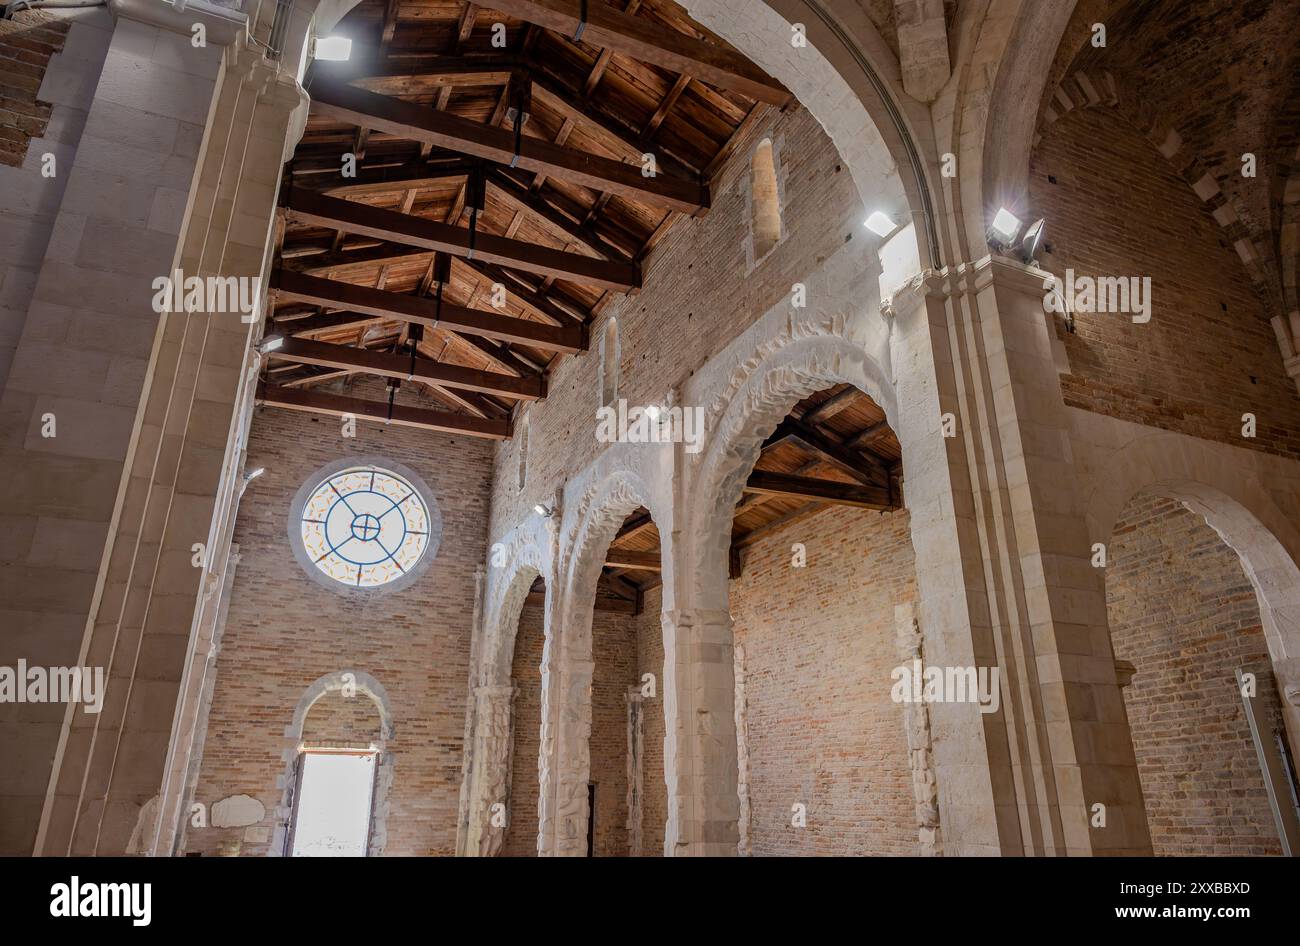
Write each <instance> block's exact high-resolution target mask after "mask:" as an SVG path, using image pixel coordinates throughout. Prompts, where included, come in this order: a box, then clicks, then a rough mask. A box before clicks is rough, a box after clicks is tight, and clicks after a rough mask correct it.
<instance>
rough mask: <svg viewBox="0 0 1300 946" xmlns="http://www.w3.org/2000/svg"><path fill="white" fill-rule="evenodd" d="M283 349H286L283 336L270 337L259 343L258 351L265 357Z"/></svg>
mask: <svg viewBox="0 0 1300 946" xmlns="http://www.w3.org/2000/svg"><path fill="white" fill-rule="evenodd" d="M283 347H284V336H283V335H268V336H266V337H265V338H264V339H262V340H261V341H260V342H258V343H257V350H258V351H260V352H261V353H262V354H263V355H266V354H269V353H270V352H273V351H275V350H276V349H277V348H283Z"/></svg>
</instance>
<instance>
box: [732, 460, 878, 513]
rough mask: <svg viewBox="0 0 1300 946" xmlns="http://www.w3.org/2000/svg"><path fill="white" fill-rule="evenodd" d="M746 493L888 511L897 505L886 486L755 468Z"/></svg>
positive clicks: (747, 483)
mask: <svg viewBox="0 0 1300 946" xmlns="http://www.w3.org/2000/svg"><path fill="white" fill-rule="evenodd" d="M745 492H748V493H763V494H766V495H768V496H782V497H787V498H792V499H817V500H821V501H823V502H829V503H836V504H838V505H841V506H856V507H858V508H860V509H876V510H880V511H886V510H892V509H895V508H897V507H895V506H894V504H893V503H891V502H890V501H889V490H888V489H886V488H884V487H879V486H862V485H858V484H854V483H837V482H835V481H834V480H819V479H812V478H810V477H806V476H792V475H790V474H788V473H769V472H767V471H766V470H755V471H754V472H753V473H751V474H749V480H748V481H747V482H746V483H745Z"/></svg>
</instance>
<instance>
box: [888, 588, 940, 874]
mask: <svg viewBox="0 0 1300 946" xmlns="http://www.w3.org/2000/svg"><path fill="white" fill-rule="evenodd" d="M894 625H895V627H896V628H897V630H898V656H899V659H900V662H901V665H902V666H904V667H910V666H911V665H912V662H913V661H919V662H920V663H921V664H924V663H925V644H924V641H923V638H922V635H921V624H920V622H919V621H918V620H917V617H916V606H915V605H913V604H912V603H910V602H909V603H907V604H900V605H897V606H895V608H894ZM903 728H904V729H905V730H906V732H907V751H908V763H909V767H910V768H911V770H912V795H913V797H914V798H915V799H916V832H917V840H918V842H919V843H920V846H921V854H922V855H924V856H927V857H938V856H941V855H942V854H943V836H942V834H941V832H940V826H939V782H938V779H937V777H936V776H935V772H934V739H933V735H932V733H931V732H930V710H929V707H927V706H926V704H925V703H924V702H919V701H913V702H908V703H904V704H903Z"/></svg>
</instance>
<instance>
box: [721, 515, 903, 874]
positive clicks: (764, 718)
mask: <svg viewBox="0 0 1300 946" xmlns="http://www.w3.org/2000/svg"><path fill="white" fill-rule="evenodd" d="M908 523H909V517H908V514H907V513H906V512H899V513H894V514H890V515H883V514H878V513H868V512H861V511H858V510H852V509H847V508H843V507H833V508H830V509H827V510H825V511H823V512H819V513H817V514H816V515H814V516H811V517H809V518H807V519H804V520H802V521H799V522H795V523H792V524H791V525H790V526H789V527H787V528H785V529H781V530H779V531H778V532H775V533H773V534H771V535H769V536H765V537H764V538H762V539H760V540H759V541H757V542H756V543H755V544H754V545H753V546H752V547H750V548H749V549H748V554H747V555H746V557H745V569H744V573H743V574H742V575H741V577H740V578H738V579H736V580H734V581H732V582H731V586H730V603H731V613H732V617H733V619H734V621H735V625H734V627H735V635H736V642H737V643H738V644H741V645H743V646H744V648H745V664H746V668H745V669H746V674H745V691H746V705H747V712H748V731H749V746H748V748H749V765H750V770H749V797H750V802H751V805H752V810H753V815H752V827H751V832H750V836H751V839H752V846H753V853H754V854H755V855H756V856H761V855H794V854H800V855H812V854H816V855H862V854H916V853H918V841H917V825H916V817H915V811H914V808H915V804H914V800H913V794H912V777H911V772H910V769H909V768H908V745H907V733H906V730H905V729H904V725H903V711H902V707H901V706H900V705H898V704H895V703H894V702H892V700H891V699H890V688H891V685H892V681H891V678H890V671H891V670H892V669H893V668H894V667H895V666H897V665H898V663H899V659H898V652H897V645H896V642H895V637H896V630H895V620H894V607H895V605H897V604H901V603H903V602H907V601H914V600H916V574H915V565H914V559H913V552H912V543H911V538H910V532H909V526H908ZM796 542H801V543H803V544H804V546H805V547H806V549H807V565H806V566H805V567H803V568H796V567H793V566H792V564H791V557H792V551H791V546H792V545H793V544H794V543H796ZM922 626H924V616H923V617H922ZM795 803H802V804H804V805H806V806H807V817H808V823H807V827H805V828H795V827H792V825H791V817H792V811H791V806H792V805H794V804H795Z"/></svg>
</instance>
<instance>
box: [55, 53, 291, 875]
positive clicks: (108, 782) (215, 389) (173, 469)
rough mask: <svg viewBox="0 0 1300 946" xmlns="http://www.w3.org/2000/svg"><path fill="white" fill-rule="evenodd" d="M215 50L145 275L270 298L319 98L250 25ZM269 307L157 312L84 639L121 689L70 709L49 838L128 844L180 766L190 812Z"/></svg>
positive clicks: (64, 845) (69, 846)
mask: <svg viewBox="0 0 1300 946" xmlns="http://www.w3.org/2000/svg"><path fill="white" fill-rule="evenodd" d="M154 32H156V33H160V32H161V31H158V30H156V29H155V30H154ZM299 39H301V37H300V38H299ZM299 45H300V42H299ZM217 56H218V59H217V62H218V64H219V69H218V71H217V72H216V73H215V75H214V80H215V84H214V86H213V89H214V95H213V97H212V98H211V99H210V100H208V101H205V102H204V103H202V110H201V112H200V113H199V114H198V115H196V116H195V118H196V119H197V120H198V121H201V122H205V123H206V124H205V131H204V136H203V142H202V145H201V147H200V149H199V161H198V166H197V168H196V169H195V174H194V179H193V182H192V184H191V186H190V194H189V200H188V205H187V207H186V210H185V215H184V220H183V222H179V221H178V230H179V245H178V247H177V251H176V256H175V258H174V260H173V259H169V260H168V261H167V264H166V265H165V266H162V267H159V270H158V272H156V273H153V274H146V273H141V274H140V275H139V277H138V278H139V279H140V280H141V282H142V284H143V285H145V286H148V285H149V283H150V277H151V276H153V277H156V276H162V275H167V274H169V273H170V272H172V271H173V270H174V269H179V270H180V271H181V273H182V274H183V275H184V276H185V277H190V276H197V277H221V278H225V277H237V278H241V279H245V280H248V281H249V282H251V283H252V284H253V285H254V286H255V287H256V289H255V295H256V298H257V299H258V300H259V306H260V300H262V299H263V298H264V295H265V291H266V285H267V278H268V275H269V266H270V261H271V254H272V251H273V240H272V239H271V237H272V234H273V229H274V223H275V212H276V197H277V192H278V187H279V179H280V168H281V165H282V163H283V161H284V159H285V156H286V154H287V153H288V152H289V151H291V150H292V147H293V144H294V142H295V140H296V137H297V130H298V129H300V127H301V119H302V117H303V116H304V115H305V111H306V107H307V100H306V96H305V95H304V93H303V91H302V89H301V87H300V85H299V84H298V82H297V80H296V78H295V75H296V70H295V69H294V68H293V67H292V66H290V68H288V69H284V68H282V66H281V63H278V62H274V61H271V60H268V59H266V58H265V57H264V55H263V53H262V50H261V49H260V48H259V47H257V46H255V45H253V44H251V43H249V42H247V40H245V39H243V38H242V37H237V38H236V39H235V40H234V41H232V42H231V44H230V45H229V46H227V47H226V48H225V50H224V52H221V51H218V53H217ZM110 58H111V53H110ZM102 87H103V84H102V83H101V88H102ZM140 88H141V89H142V90H144V91H145V92H146V93H148V94H147V95H146V99H147V101H145V102H143V103H142V107H144V108H150V107H152V106H151V105H150V104H149V103H150V102H151V101H153V99H152V97H150V96H152V95H153V94H154V93H156V92H157V91H158V90H156V89H154V90H152V91H151V90H150V87H149V86H148V85H142V86H141V87H140ZM261 314H262V313H261V310H260V307H259V308H258V309H257V310H255V311H253V312H251V313H248V312H241V311H238V310H235V311H231V310H229V309H228V308H227V309H223V310H222V311H206V307H204V310H203V311H168V312H164V313H163V315H162V316H161V319H160V320H159V324H158V329H157V333H156V335H155V339H154V348H153V352H152V356H151V358H150V360H149V365H148V372H147V374H146V378H145V383H144V387H143V390H142V392H141V396H140V403H139V409H138V413H137V419H136V429H135V433H134V434H133V438H132V443H131V446H130V449H129V451H128V452H127V459H126V467H125V472H124V478H123V482H122V488H121V491H120V493H119V497H118V504H117V508H116V511H115V515H114V522H113V528H112V529H111V530H110V533H109V537H108V542H107V546H106V552H105V558H104V561H103V563H102V565H101V586H100V588H101V590H100V593H99V594H98V596H97V600H96V602H95V604H94V607H93V610H92V620H91V626H90V629H89V632H88V633H87V636H86V639H85V644H84V645H83V646H84V651H83V652H84V653H85V655H86V662H87V663H88V664H89V665H91V666H103V667H105V668H107V670H106V676H107V678H108V701H107V704H106V705H105V707H104V710H103V712H102V713H101V714H100V715H99V716H97V717H95V718H93V719H91V718H88V717H87V718H84V719H83V718H80V716H79V715H71V716H70V717H69V718H68V719H67V721H66V723H65V734H64V738H63V742H62V747H61V752H60V753H59V755H58V756H57V757H56V763H55V770H54V773H53V774H52V776H51V785H50V792H49V795H48V796H47V801H46V806H45V815H44V818H43V822H42V834H41V838H40V840H39V842H38V844H39V849H40V850H41V851H42V852H44V853H48V854H56V853H69V852H70V853H73V854H113V853H119V852H121V851H123V850H124V849H125V845H126V843H127V840H128V838H129V833H130V830H131V826H133V825H134V824H135V822H136V821H137V820H138V812H139V810H140V807H141V805H142V803H143V802H144V801H145V800H146V799H147V798H149V797H151V796H153V795H155V794H157V793H158V792H159V786H160V785H162V784H163V783H164V773H170V775H171V776H172V777H171V778H170V779H168V780H167V782H168V785H169V792H170V795H169V797H168V798H167V799H164V801H165V802H167V803H166V804H165V805H162V806H160V810H161V811H163V812H164V813H165V814H166V816H167V817H169V818H174V817H176V815H177V812H178V806H177V805H176V804H175V801H176V798H175V797H174V796H175V794H176V792H179V791H180V790H181V785H182V783H183V779H182V778H180V777H179V775H180V773H181V772H183V771H184V769H185V765H186V763H185V761H184V760H183V759H182V758H180V756H177V755H173V756H171V758H172V764H170V765H169V764H168V759H169V752H170V747H171V746H172V743H173V737H174V734H175V733H176V732H177V731H182V732H183V731H186V730H187V729H188V727H189V726H190V725H191V724H192V723H193V721H194V720H195V719H196V718H197V717H196V714H195V712H194V710H195V705H194V704H195V702H196V701H197V700H198V699H199V698H200V697H201V694H202V687H192V688H188V689H187V688H185V687H184V682H185V679H186V672H187V669H188V668H189V667H190V665H191V662H192V659H193V658H194V650H195V647H196V646H199V644H200V643H201V637H202V634H201V632H202V628H203V624H204V622H203V607H202V602H203V591H204V588H205V585H206V584H207V583H208V580H209V579H210V578H211V577H212V576H211V563H212V562H220V561H222V560H223V557H224V554H225V551H226V548H227V547H228V544H229V529H228V528H227V526H228V523H227V522H226V521H225V519H226V515H225V514H226V513H227V512H228V511H229V504H228V503H227V502H224V501H223V497H224V496H228V495H229V493H230V490H231V489H232V479H233V478H235V477H237V476H239V474H240V467H241V466H242V464H240V463H239V462H238V453H239V450H240V436H239V434H240V426H241V424H242V422H243V421H244V419H245V416H244V413H243V411H242V410H241V408H242V407H243V404H242V403H241V394H246V393H247V381H248V377H249V373H250V372H253V371H255V370H256V363H255V361H250V360H249V359H248V357H247V355H248V351H249V346H250V344H251V341H252V339H253V337H254V335H255V334H256V333H257V331H258V327H257V326H258V323H259V322H260V320H261ZM155 318H157V316H155ZM196 546H198V547H199V549H200V550H201V553H202V554H200V555H198V557H197V560H198V565H197V566H196V564H195V560H196V551H195V547H196ZM183 692H184V693H185V698H184V699H182V693H183ZM178 727H179V729H178ZM191 735H192V733H191ZM182 754H183V753H182ZM174 827H175V826H174V825H169V826H168V827H167V828H165V829H163V830H161V831H160V832H159V837H160V838H166V837H170V836H171V835H172V833H173V831H174Z"/></svg>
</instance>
